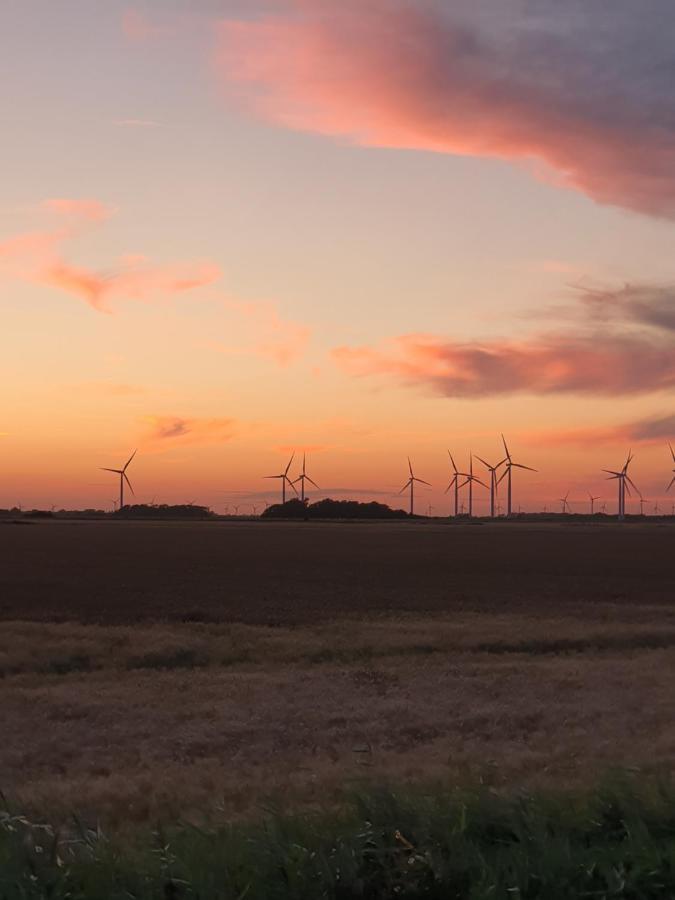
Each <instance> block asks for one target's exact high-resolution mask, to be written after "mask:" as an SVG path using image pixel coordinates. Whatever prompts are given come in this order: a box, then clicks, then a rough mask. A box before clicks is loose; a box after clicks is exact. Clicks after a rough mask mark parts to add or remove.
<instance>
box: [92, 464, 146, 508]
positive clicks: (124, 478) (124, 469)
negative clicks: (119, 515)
mask: <svg viewBox="0 0 675 900" xmlns="http://www.w3.org/2000/svg"><path fill="white" fill-rule="evenodd" d="M137 453H138V450H134V452H133V453H132V454H131V456H130V457H129V459H128V460H127V461H126V463H125V464H124V465H123V466H122V468H121V469H106V468H105V467H104V466H99V468H100V469H101V471H102V472H114V473H115V474H116V475H119V476H120V507H119V508H120V512H121V511H122V510H123V509H124V482H125V481H126V483H127V484H128V485H129V490H130V491H131V493H132V494H133V493H134V489H133V488H132V486H131V482H130V481H129V477H128V475H127V469H128V468H129V464H130V463H131V460H132V459H133V458H134V456H136V454H137ZM134 496H135V494H134Z"/></svg>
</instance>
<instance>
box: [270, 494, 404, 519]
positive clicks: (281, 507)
mask: <svg viewBox="0 0 675 900" xmlns="http://www.w3.org/2000/svg"><path fill="white" fill-rule="evenodd" d="M261 518H263V519H408V518H410V516H409V515H408V513H407V512H405V511H404V510H402V509H391V507H389V506H386V505H385V504H384V503H375V502H371V503H359V502H358V501H357V500H331V499H329V498H326V499H325V500H318V501H317V502H316V503H307V501H305V502H304V503H303V502H302V500H298V499H295V498H294V499H293V500H287V501H286V503H283V504H282V503H277V504H275V505H274V506H269V507H268V508H267V509H266V510H265V512H263V513H262V515H261Z"/></svg>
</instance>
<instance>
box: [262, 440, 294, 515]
mask: <svg viewBox="0 0 675 900" xmlns="http://www.w3.org/2000/svg"><path fill="white" fill-rule="evenodd" d="M294 458H295V450H294V451H293V453H292V454H291V458H290V459H289V460H288V465H287V466H286V468H285V469H284V471H283V472H281V473H280V474H279V475H265V478H280V479H281V503H282V504H284V503H285V502H286V485H287V484H288V485H289V486H290V487H292V488H293V490H294V491H295V493H296V495H297V493H298V492H297V490H295V484H293V482H292V481H291V479H290V478H289V477H288V470H289V469H290V467H291V463H292V462H293V459H294Z"/></svg>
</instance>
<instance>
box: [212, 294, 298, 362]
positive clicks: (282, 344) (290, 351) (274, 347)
mask: <svg viewBox="0 0 675 900" xmlns="http://www.w3.org/2000/svg"><path fill="white" fill-rule="evenodd" d="M225 307H226V308H227V309H228V310H231V311H232V312H234V313H236V314H238V315H239V316H240V317H241V318H242V319H243V321H244V324H245V326H246V331H247V334H246V336H245V337H244V338H243V339H242V340H238V341H237V342H236V344H223V343H220V342H217V341H211V342H209V346H210V347H212V349H214V350H216V351H217V352H218V353H224V354H226V355H228V356H259V357H262V358H263V359H269V360H271V361H272V362H275V363H276V364H277V365H278V366H281V367H282V368H283V367H286V366H289V365H291V363H293V362H295V361H296V360H298V359H299V358H300V357H301V356H302V355H303V354H304V352H305V350H306V348H307V344H308V343H309V339H310V337H311V333H312V332H311V329H310V328H309V327H308V326H306V325H303V324H301V323H300V322H294V321H292V320H290V319H284V318H282V317H281V316H280V315H279V312H278V310H277V307H276V305H275V304H273V303H263V302H244V301H238V300H231V299H228V300H227V301H226V302H225Z"/></svg>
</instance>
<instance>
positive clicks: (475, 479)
mask: <svg viewBox="0 0 675 900" xmlns="http://www.w3.org/2000/svg"><path fill="white" fill-rule="evenodd" d="M465 477H466V481H465V482H464V483H465V484H468V485H469V518H471V517H472V516H473V485H474V482H475V483H476V484H480V485H482V486H483V487H484V488H485V489H486V490H489V488H488V486H487V484H485V482H484V481H481V480H480V478H479V477H478V476H477V475H474V474H473V453H471V452H469V473H468V475H466V476H465Z"/></svg>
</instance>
